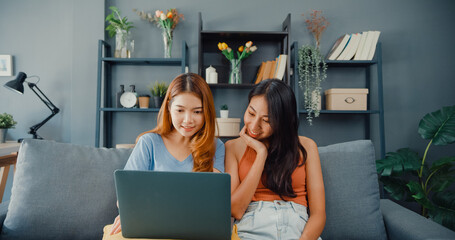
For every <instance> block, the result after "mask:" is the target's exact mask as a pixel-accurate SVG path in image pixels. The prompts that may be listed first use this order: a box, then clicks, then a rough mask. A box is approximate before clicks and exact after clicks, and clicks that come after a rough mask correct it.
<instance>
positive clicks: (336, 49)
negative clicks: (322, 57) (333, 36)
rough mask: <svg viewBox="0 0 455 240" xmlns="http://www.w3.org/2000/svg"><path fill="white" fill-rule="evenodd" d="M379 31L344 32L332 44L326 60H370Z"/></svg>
mask: <svg viewBox="0 0 455 240" xmlns="http://www.w3.org/2000/svg"><path fill="white" fill-rule="evenodd" d="M380 34H381V32H380V31H365V32H362V33H353V34H345V35H343V36H341V37H340V38H338V39H337V40H336V41H335V44H333V47H332V49H331V50H330V52H329V54H327V59H328V60H372V59H373V56H374V52H375V51H376V44H377V43H378V39H379V35H380Z"/></svg>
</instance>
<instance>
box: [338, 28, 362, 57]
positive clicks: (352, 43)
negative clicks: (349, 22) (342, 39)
mask: <svg viewBox="0 0 455 240" xmlns="http://www.w3.org/2000/svg"><path fill="white" fill-rule="evenodd" d="M361 36H362V34H361V33H353V34H351V39H350V40H349V42H348V44H347V45H346V47H345V48H344V50H343V52H341V54H340V56H338V57H337V60H351V59H352V57H354V54H355V52H356V51H357V47H358V46H359V43H360V38H361Z"/></svg>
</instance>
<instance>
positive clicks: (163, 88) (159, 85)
mask: <svg viewBox="0 0 455 240" xmlns="http://www.w3.org/2000/svg"><path fill="white" fill-rule="evenodd" d="M167 87H168V85H167V84H166V83H165V82H155V83H154V84H153V85H152V86H151V87H150V93H151V94H152V96H153V100H154V101H155V107H157V108H160V107H161V104H162V103H163V100H164V96H166V92H167Z"/></svg>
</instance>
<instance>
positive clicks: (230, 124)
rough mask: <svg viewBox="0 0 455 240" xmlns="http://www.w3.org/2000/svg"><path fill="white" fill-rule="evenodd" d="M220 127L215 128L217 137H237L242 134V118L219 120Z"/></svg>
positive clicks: (217, 120)
mask: <svg viewBox="0 0 455 240" xmlns="http://www.w3.org/2000/svg"><path fill="white" fill-rule="evenodd" d="M216 122H217V125H218V127H217V128H215V136H219V137H236V136H239V132H240V118H217V119H216Z"/></svg>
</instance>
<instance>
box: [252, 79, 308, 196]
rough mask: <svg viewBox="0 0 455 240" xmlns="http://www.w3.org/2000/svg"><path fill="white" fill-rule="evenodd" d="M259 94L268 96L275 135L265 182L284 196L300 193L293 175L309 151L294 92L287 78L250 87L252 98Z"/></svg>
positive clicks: (266, 162)
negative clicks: (302, 137) (301, 134)
mask: <svg viewBox="0 0 455 240" xmlns="http://www.w3.org/2000/svg"><path fill="white" fill-rule="evenodd" d="M255 96H264V97H265V99H266V100H267V105H268V112H269V123H270V126H271V128H272V135H271V136H270V137H269V138H268V139H267V140H268V142H269V148H268V156H267V160H266V161H265V166H264V175H263V177H264V178H263V179H262V183H263V184H264V186H266V187H267V188H269V189H270V190H272V191H273V192H275V193H276V194H278V195H279V196H280V197H281V198H283V196H287V197H296V196H297V195H296V194H295V192H294V189H293V188H292V178H291V175H292V173H293V172H294V170H295V169H296V168H297V167H299V166H302V165H303V164H305V160H306V157H307V152H306V150H305V148H304V147H303V146H302V144H300V141H299V135H298V129H299V118H298V115H297V103H296V99H295V95H294V92H293V91H292V89H291V88H290V87H289V86H288V85H287V84H286V83H284V82H283V81H281V80H276V79H268V80H264V81H261V82H260V83H259V84H258V85H256V86H255V87H254V88H253V89H252V90H251V91H250V93H249V95H248V102H250V101H251V99H252V98H253V97H255ZM301 156H303V161H302V162H301V161H300V159H301Z"/></svg>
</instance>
